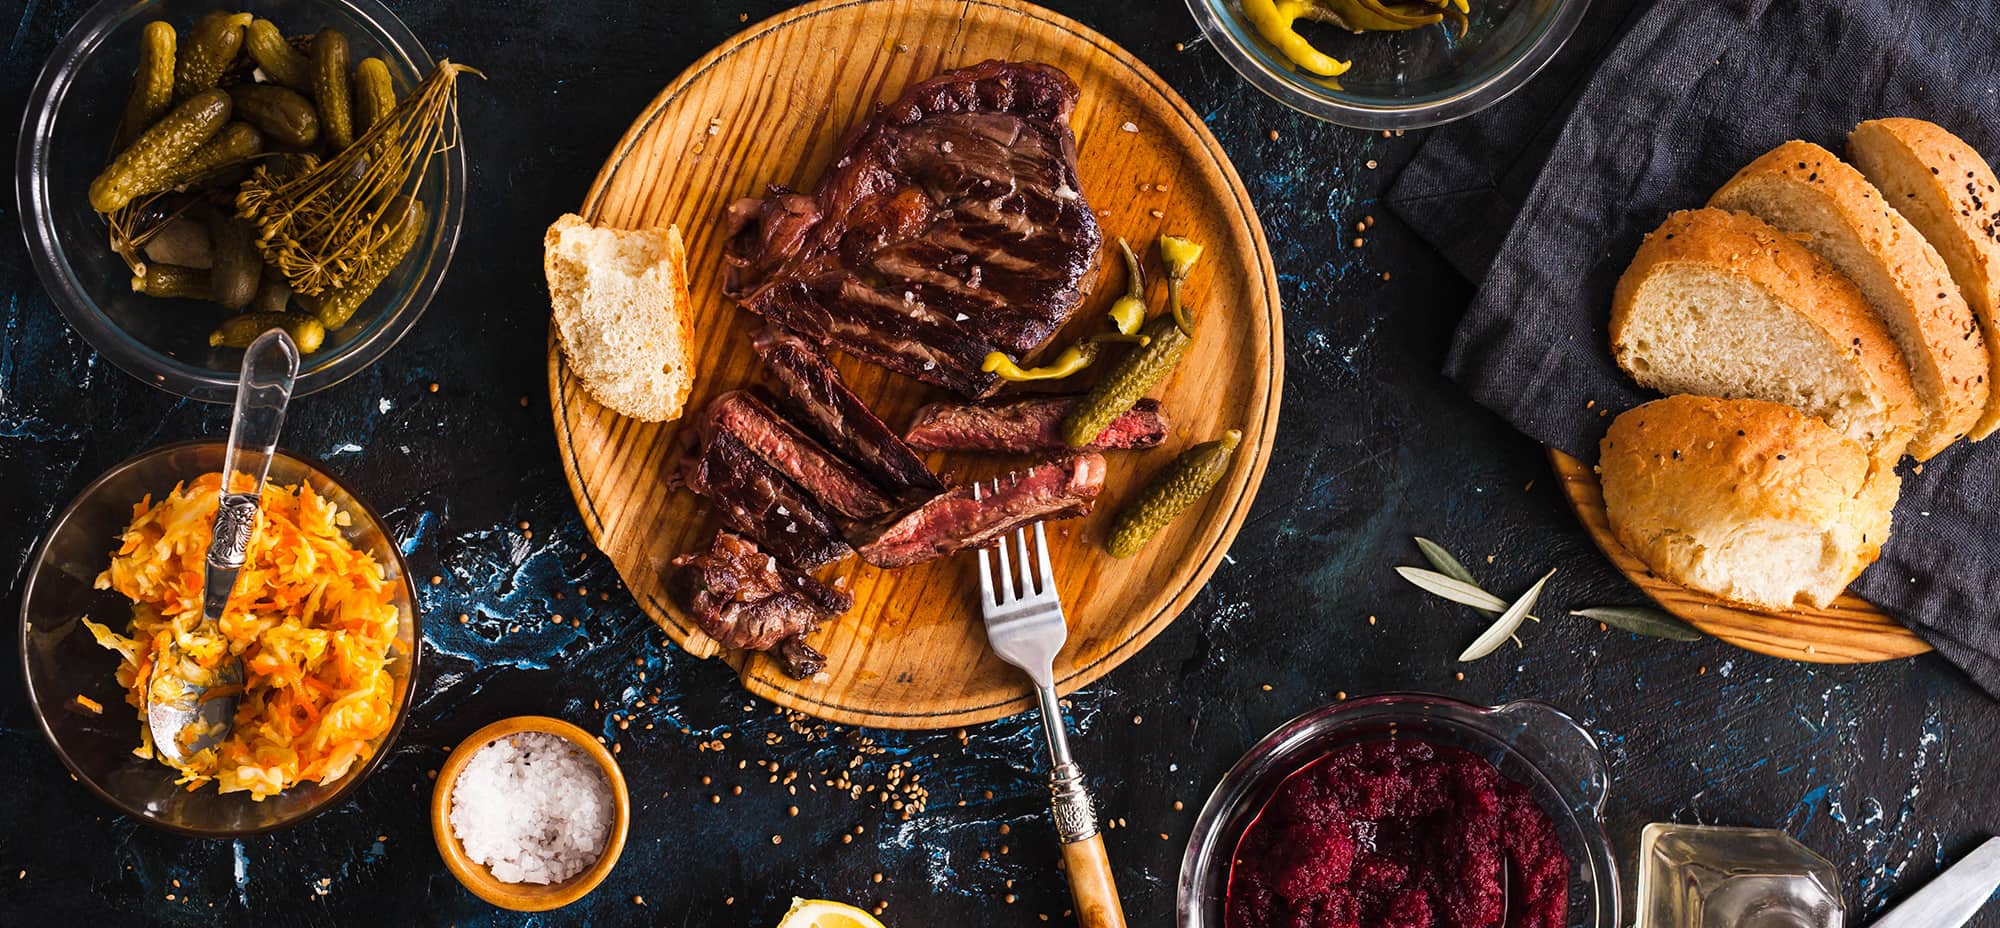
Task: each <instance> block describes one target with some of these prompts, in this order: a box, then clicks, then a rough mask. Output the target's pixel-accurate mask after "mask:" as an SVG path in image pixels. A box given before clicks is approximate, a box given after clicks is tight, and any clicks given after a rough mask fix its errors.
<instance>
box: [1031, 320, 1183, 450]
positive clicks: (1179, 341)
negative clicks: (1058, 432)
mask: <svg viewBox="0 0 2000 928" xmlns="http://www.w3.org/2000/svg"><path fill="white" fill-rule="evenodd" d="M1139 335H1140V336H1141V337H1143V338H1145V339H1146V341H1145V343H1144V344H1143V345H1141V346H1139V347H1138V348H1136V349H1134V350H1133V351H1132V352H1131V353H1129V354H1127V355H1125V357H1124V359H1123V360H1121V361H1119V362H1118V366H1117V367H1116V368H1113V369H1112V371H1111V373H1110V374H1109V375H1107V376H1106V377H1105V378H1104V379H1103V380H1100V381H1098V382H1097V386H1095V387H1093V388H1091V391H1090V392H1089V393H1086V394H1084V397H1083V400H1082V401H1081V402H1079V403H1077V404H1076V408H1074V409H1072V410H1070V412H1069V415H1068V416H1067V417H1066V418H1064V419H1063V423H1062V437H1063V443H1064V444H1066V445H1068V446H1070V447H1072V448H1082V447H1084V446H1086V445H1089V444H1090V443H1091V442H1093V441H1096V440H1097V436H1098V434H1099V433H1101V432H1103V431H1104V429H1105V428H1106V427H1107V426H1109V425H1110V424H1111V422H1112V420H1114V419H1116V418H1118V417H1119V416H1121V415H1124V414H1125V411H1126V410H1128V409H1131V408H1132V404H1133V403H1137V402H1138V401H1140V400H1141V399H1144V398H1145V396H1146V393H1147V392H1148V391H1150V390H1152V389H1153V388H1154V387H1155V386H1158V385H1159V383H1160V381H1162V380H1165V379H1166V378H1167V374H1169V373H1171V372H1172V371H1173V369H1174V365H1176V364H1179V363H1181V358H1182V357H1183V356H1185V355H1186V354H1187V350H1188V346H1189V345H1190V344H1193V342H1194V339H1192V338H1189V337H1188V334H1187V333H1186V332H1183V331H1181V327H1180V326H1179V325H1176V324H1175V323H1174V317H1173V316H1171V315H1163V316H1160V317H1158V318H1156V319H1154V320H1153V321H1151V322H1148V323H1146V326H1145V328H1142V329H1140V330H1139Z"/></svg>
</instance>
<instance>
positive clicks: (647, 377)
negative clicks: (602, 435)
mask: <svg viewBox="0 0 2000 928" xmlns="http://www.w3.org/2000/svg"><path fill="white" fill-rule="evenodd" d="M542 270H543V271H544V272H545V273H546V274H547V275H548V280H549V302H550V304H551V305H552V307H553V308H554V311H555V320H556V335H557V340H558V341H559V342H560V343H561V344H562V349H563V357H564V358H566V359H567V360H568V362H569V367H570V370H571V371H572V372H574V373H575V374H576V376H577V379H579V380H581V381H582V382H583V386H584V389H585V390H587V391H589V393H590V395H591V397H592V398H594V399H596V400H597V401H598V402H600V403H603V404H604V405H606V406H609V407H610V408H612V409H613V410H615V411H617V412H618V413H620V414H621V415H626V416H630V417H632V418H634V419H643V420H645V421H648V422H660V421H664V420H667V419H673V418H676V417H678V416H679V415H680V414H681V407H682V406H684V405H686V404H687V398H688V392H689V391H690V390H692V389H694V364H693V358H692V357H691V355H692V347H691V346H692V339H693V334H694V333H693V320H692V315H693V311H694V307H693V305H692V301H691V300H690V299H689V297H688V283H687V251H686V249H685V248H684V247H683V246H682V244H681V233H680V230H679V229H676V228H674V227H673V226H666V227H664V228H657V229H636V230H629V231H628V230H624V229H607V228H598V227H596V226H592V225H591V224H590V223H588V222H585V221H584V220H583V219H582V218H581V217H579V216H574V215H566V216H564V217H562V218H561V219H558V220H556V222H555V224H554V225H551V226H549V230H548V233H547V234H545V235H544V236H543V237H542Z"/></svg>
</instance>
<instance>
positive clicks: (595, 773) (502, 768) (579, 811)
mask: <svg viewBox="0 0 2000 928" xmlns="http://www.w3.org/2000/svg"><path fill="white" fill-rule="evenodd" d="M612 815H613V811H612V802H611V788H610V786H609V785H607V784H606V783H605V782H604V773H603V771H601V770H599V769H597V764H596V763H595V762H594V761H592V760H591V759H590V758H589V757H588V756H587V755H585V754H584V753H583V752H582V751H581V750H578V749H577V747H576V746H575V745H573V744H570V743H569V742H568V741H565V740H563V739H562V738H560V737H558V736H556V735H551V734H547V733H545V732H522V733H520V734H517V735H510V736H508V737H505V738H498V739H495V740H494V741H492V742H491V743H489V744H487V745H486V746H485V747H482V748H480V749H479V750H478V751H477V752H475V753H474V754H473V755H472V759H471V760H470V761H467V762H466V765H465V769H464V770H463V771H460V773H459V775H458V782H457V784H456V785H454V786H453V787H452V790H451V829H452V832H453V833H454V834H456V835H457V836H458V843H459V845H460V846H461V847H463V848H464V849H465V856H467V857H469V858H471V859H472V860H473V861H475V862H477V863H479V864H482V865H484V866H485V867H486V868H487V869H488V870H490V871H491V872H492V873H493V878H494V879H496V880H499V881H501V882H503V883H560V882H562V881H564V880H567V879H569V878H570V877H573V876H575V875H577V874H579V873H582V872H583V871H584V870H585V869H587V868H589V866H590V865H591V864H593V863H596V862H597V858H598V856H599V855H600V854H602V853H603V852H604V841H605V838H606V836H607V835H609V834H610V833H611V819H612Z"/></svg>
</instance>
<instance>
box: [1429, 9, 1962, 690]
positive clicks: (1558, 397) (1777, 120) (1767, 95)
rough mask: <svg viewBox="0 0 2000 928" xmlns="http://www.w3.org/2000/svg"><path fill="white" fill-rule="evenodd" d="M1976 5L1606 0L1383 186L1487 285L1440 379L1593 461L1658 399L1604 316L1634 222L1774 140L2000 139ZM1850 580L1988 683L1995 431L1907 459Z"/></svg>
mask: <svg viewBox="0 0 2000 928" xmlns="http://www.w3.org/2000/svg"><path fill="white" fill-rule="evenodd" d="M1990 4H1991V0H1927V2H1923V3H1909V2H1900V0H1733V2H1732V0H1669V2H1662V3H1657V4H1653V5H1650V6H1647V5H1643V4H1638V5H1635V4H1633V3H1631V2H1629V0H1599V2H1598V4H1597V6H1596V7H1595V8H1593V9H1592V11H1591V12H1590V15H1589V16H1588V17H1587V18H1586V21H1585V25H1584V26H1583V28H1581V29H1580V30H1579V33H1578V37H1577V38H1576V39H1575V40H1573V41H1572V43H1571V44H1572V47H1571V48H1568V49H1565V58H1562V59H1558V61H1557V62H1556V63H1555V64H1553V65H1552V66H1551V69H1550V73H1547V74H1544V75H1542V76H1540V77H1538V78H1537V80H1536V82H1535V83H1532V84H1530V85H1529V86H1528V87H1527V88H1524V89H1523V91H1522V92H1521V93H1520V94H1517V95H1516V96H1514V97H1512V98H1509V99H1508V100H1506V101H1503V102H1502V103H1501V104H1500V105H1499V106H1496V107H1494V108H1493V109H1490V110H1488V111H1486V112H1484V113H1481V114H1479V115H1477V116H1474V117H1472V118H1470V119H1467V120H1464V121H1462V122H1459V123H1455V124H1453V125H1450V126H1446V127H1444V128H1441V129H1438V130H1435V131H1433V133H1432V135H1431V136H1430V137H1429V138H1428V139H1427V140H1426V141H1425V142H1424V146H1423V148H1422V149H1421V150H1420V151H1419V152H1418V154H1417V157H1416V159H1415V160H1414V161H1413V162H1412V163H1411V164H1410V165H1409V166H1408V167H1407V168H1406V169H1405V170H1404V172H1403V173H1402V175H1401V176H1399V177H1398V179H1397V182H1396V184H1395V186H1394V187H1393V188H1392V189H1391V191H1390V194H1389V201H1390V206H1391V207H1392V208H1393V209H1394V210H1395V211H1396V212H1397V214H1398V215H1399V216H1400V217H1401V218H1402V219H1403V220H1404V221H1406V222H1408V223H1409V224H1410V225H1411V226H1412V227H1413V228H1414V229H1415V230H1416V231H1417V232H1418V233H1419V234H1420V235H1422V236H1424V237H1425V238H1426V239H1428V240H1429V241H1431V242H1432V243H1433V244H1435V245H1436V246H1437V247H1438V248H1439V249H1440V250H1441V251H1443V252H1444V254H1445V255H1446V257H1447V258H1448V259H1450V260H1451V261H1452V263H1453V264H1454V265H1455V266H1456V267H1457V268H1458V269H1459V270H1460V271H1461V272H1462V273H1464V274H1465V275H1466V276H1467V277H1468V278H1470V279H1473V280H1479V281H1482V283H1481V284H1480V287H1479V290H1478V293H1477V295H1476V296H1475V297H1474V298H1473V302H1472V305H1471V306H1470V307H1468V308H1467V310H1466V312H1465V316H1464V318H1463V320H1462V321H1461V322H1460V324H1459V328H1458V331H1457V333H1456V335H1455V337H1454V340H1453V343H1452V349H1451V353H1450V355H1449V357H1448V359H1447V361H1446V373H1448V374H1449V375H1450V376H1451V377H1452V378H1454V379H1455V380H1457V381H1458V382H1459V383H1461V384H1462V385H1464V386H1465V387H1466V389H1467V390H1469V391H1471V393H1472V394H1473V396H1474V397H1475V398H1476V399H1477V400H1478V401H1479V402H1480V403H1482V404H1484V405H1485V406H1487V407H1489V408H1491V409H1493V410H1494V411H1496V412H1498V413H1500V414H1501V415H1502V416H1504V417H1506V418H1507V419H1508V420H1510V421H1511V422H1513V423H1514V425H1515V426H1516V427H1518V428H1520V429H1521V430H1522V431H1524V432H1526V433H1527V434H1528V435H1530V436H1532V437H1533V438H1535V439H1536V440H1538V441H1540V442H1543V443H1544V444H1547V445H1549V446H1551V447H1555V448H1559V449H1562V450H1563V451H1566V452H1569V453H1570V454H1572V455H1576V456H1578V457H1581V458H1583V459H1585V460H1595V459H1596V457H1597V450H1596V449H1597V441H1598V439H1599V438H1601V437H1602V436H1603V434H1604V429H1605V427H1606V426H1607V425H1608V424H1609V421H1610V417H1612V416H1616V415H1617V414H1618V413H1619V412H1621V411H1623V410H1625V409H1628V408H1630V407H1632V406H1635V405H1638V404H1639V403H1642V402H1645V401H1646V400H1647V399H1650V398H1651V395H1650V394H1648V393H1646V392H1645V391H1643V390H1641V389H1640V388H1638V387H1637V386H1636V385H1634V384H1633V383H1632V382H1631V381H1630V380H1628V379H1626V378H1625V376H1624V375H1623V374H1622V373H1621V372H1620V371H1619V370H1618V368H1617V367H1616V366H1615V365H1614V364H1613V362H1612V360H1611V355H1610V348H1609V344H1608V341H1609V335H1608V333H1607V331H1606V324H1607V321H1608V317H1609V314H1610V305H1611V289H1612V286H1613V285H1614V283H1615V282H1616V281H1617V279H1618V275H1619V273H1620V272H1622V271H1623V270H1624V268H1625V265H1626V263H1627V262H1628V261H1630V260H1631V257H1632V252H1633V250H1634V249H1636V248H1637V247H1638V244H1639V240H1640V239H1641V238H1642V237H1643V236H1644V235H1645V233H1646V232H1648V231H1650V230H1651V229H1652V228H1653V227H1655V226H1657V225H1658V224H1659V223H1660V221H1661V220H1662V219H1664V218H1666V215H1667V214H1668V213H1669V212H1672V211H1673V210H1676V209H1687V208H1693V207H1698V206H1700V205H1701V204H1702V203H1703V202H1704V201H1705V200H1706V199H1707V198H1708V194H1709V193H1710V192H1711V191H1713V190H1714V189H1715V188H1716V187H1717V186H1719V185H1721V184H1722V182H1723V181H1726V180H1728V179H1729V177H1730V175H1732V174H1734V173H1735V171H1736V169H1737V168H1739V167H1741V166H1742V165H1744V164H1746V163H1748V162H1749V161H1750V160H1751V159H1753V158H1755V157H1756V156H1758V155H1760V154H1762V153H1764V152H1765V151H1767V150H1769V149H1771V148H1772V147H1774V146H1776V145H1777V144H1779V143H1780V142H1783V141H1785V140H1787V139H1793V138H1803V139H1807V140H1810V141H1814V142H1818V143H1820V144H1822V145H1825V146H1827V147H1828V148H1830V149H1833V150H1834V151H1836V152H1839V151H1842V150H1844V147H1845V139H1846V135H1847V131H1848V130H1849V129H1850V128H1852V127H1853V126H1854V124H1855V123H1857V122H1859V121H1861V120H1863V119H1869V118H1874V117H1878V116H1917V117H1921V118H1925V119H1930V120H1932V121H1935V122H1937V123H1939V124H1940V125H1943V126H1944V127H1946V128H1948V129H1950V130H1952V131H1953V132H1956V133H1958V134H1959V135H1960V136H1961V137H1963V138H1964V139H1965V140H1966V141H1967V142H1969V143H1971V144H1972V146H1973V147H1975V148H1977V149H1979V150H1980V151H1982V152H1985V153H1986V154H1987V155H1988V157H1993V156H1994V155H1996V154H2000V35H1996V34H1995V33H1994V32H1993V31H1992V30H1990V29H1987V28H1985V27H1984V25H1983V23H1985V22H1986V20H1987V18H1988V17H1989V16H1990V14H1991V12H1992V7H1991V5H1990ZM1565 75H1570V77H1568V78H1566V76H1565ZM1578 78H1580V80H1579V79H1578ZM1549 85H1556V86H1549ZM1856 592H1857V593H1859V594H1860V595H1861V596H1862V597H1863V598H1864V599H1867V600H1869V601H1870V602H1873V603H1875V604H1876V605H1877V606H1880V607H1881V608H1883V609H1885V610H1887V611H1888V612H1890V613H1892V614H1894V615H1896V616H1899V617H1901V618H1902V619H1903V620H1904V621H1905V622H1907V623H1909V624H1910V626H1911V627H1912V628H1913V629H1915V630H1916V631H1917V633H1918V634H1920V635H1922V636H1923V637H1924V639H1925V640H1927V641H1929V642H1930V643H1931V644H1932V645H1933V646H1934V647H1936V648H1937V649H1938V651H1939V653H1941V654H1942V655H1943V656H1944V657H1945V658H1946V659H1948V660H1950V661H1951V662H1952V663H1954V664H1956V665H1957V666H1959V667H1960V668H1962V669H1963V670H1965V672H1966V673H1967V674H1969V675H1970V676H1971V677H1972V679H1973V680H1974V681H1975V682H1976V683H1978V684H1979V686H1980V687H1981V688H1983V689H1985V690H1986V691H1987V692H1988V693H1990V694H1992V695H1994V696H1995V698H2000V436H1996V437H1995V438H1994V439H1992V440H1989V441H1987V442H1985V443H1983V444H1978V445H1966V444H1960V445H1959V446H1957V447H1954V448H1952V449H1951V450H1949V451H1946V452H1945V453H1944V454H1942V455H1940V456H1938V457H1937V458H1935V459H1933V460H1932V461H1930V462H1929V463H1928V464H1926V465H1925V466H1924V467H1923V468H1922V469H1921V471H1920V472H1917V471H1914V470H1913V469H1911V468H1907V467H1906V468H1905V476H1904V483H1903V495H1902V498H1901V500H1900V502H1899V503H1898V505H1897V507H1896V515H1895V531H1894V534H1893V535H1892V536H1891V537H1890V539H1889V542H1888V544H1887V545H1886V546H1885V548H1884V550H1883V554H1882V559H1881V560H1880V561H1879V562H1877V563H1876V564H1875V566H1874V567H1872V568H1870V569H1869V570H1868V571H1867V572H1866V573H1864V574H1863V575H1862V577H1861V579H1860V581H1859V582H1858V583H1857V586H1856Z"/></svg>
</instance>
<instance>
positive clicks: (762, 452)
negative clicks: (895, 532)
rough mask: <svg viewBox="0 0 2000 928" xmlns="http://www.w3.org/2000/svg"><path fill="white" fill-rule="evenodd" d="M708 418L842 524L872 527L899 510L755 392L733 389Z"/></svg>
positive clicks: (714, 404) (712, 403) (714, 402)
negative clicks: (868, 525)
mask: <svg viewBox="0 0 2000 928" xmlns="http://www.w3.org/2000/svg"><path fill="white" fill-rule="evenodd" d="M707 415H708V427H709V428H710V429H713V430H716V431H722V432H728V433H729V434H730V435H733V436H735V437H736V439H737V440H738V441H741V442H742V443H743V444H744V446H745V447H747V448H749V449H750V451H751V453H753V454H755V455H757V457H759V458H762V459H763V461H764V463H766V464H769V465H771V466H772V467H774V468H776V469H777V471H778V472H779V473H781V474H784V475H785V477H786V478H787V479H789V480H791V482H792V483H794V484H796V485H797V486H798V487H799V489H802V490H804V491H806V492H807V493H808V494H810V495H811V496H812V498H813V499H814V500H816V501H818V502H819V504H820V505H821V506H823V507H825V508H826V510H827V511H828V512H830V513H832V514H833V515H834V516H835V517H837V518H839V519H843V520H846V521H847V522H850V523H860V522H868V521H871V520H874V519H879V518H881V517H882V516H885V515H888V514H889V512H890V510H893V509H895V508H896V507H895V504H894V503H892V502H890V501H889V498H888V497H886V496H883V495H882V492H881V491H880V490H877V489H875V488H874V487H873V486H870V485H869V483H868V479H867V478H865V477H863V476H861V472H860V471H857V470H855V469H854V467H853V465H851V464H848V463H847V462H846V461H843V460H841V459H840V458H837V457H835V456H834V454H833V452H831V451H828V450H826V449H825V448H824V447H821V446H820V443H819V442H816V441H813V440H812V437H811V436H809V435H807V434H806V433H804V432H802V431H800V430H799V427H798V426H796V425H793V424H791V423H790V422H787V421H786V420H784V419H782V418H780V417H779V416H778V414H777V413H776V412H773V411H772V410H771V407H769V406H766V405H764V401H762V400H760V399H758V398H757V397H755V396H752V395H751V394H749V393H746V392H744V391H742V390H731V391H729V392H727V393H724V394H722V395H721V396H718V397H716V398H715V399H713V400H711V401H709V404H708V411H707Z"/></svg>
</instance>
